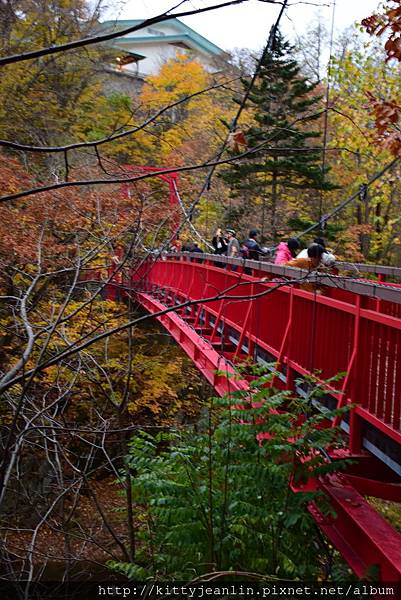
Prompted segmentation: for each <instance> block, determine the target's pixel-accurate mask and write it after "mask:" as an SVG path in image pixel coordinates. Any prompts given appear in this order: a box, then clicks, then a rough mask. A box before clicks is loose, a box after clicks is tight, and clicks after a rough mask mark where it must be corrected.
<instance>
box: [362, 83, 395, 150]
mask: <svg viewBox="0 0 401 600" xmlns="http://www.w3.org/2000/svg"><path fill="white" fill-rule="evenodd" d="M366 95H367V96H368V98H369V102H370V104H371V106H372V109H373V112H374V115H375V125H376V129H377V133H378V136H377V139H378V141H379V142H380V143H381V144H382V145H383V146H384V147H385V148H387V149H388V150H390V152H391V153H392V154H394V155H395V156H401V131H400V130H399V128H398V127H397V124H398V123H399V121H400V117H401V106H400V105H399V104H397V103H396V102H394V101H392V100H386V101H379V100H377V98H375V96H373V94H371V93H370V92H366Z"/></svg>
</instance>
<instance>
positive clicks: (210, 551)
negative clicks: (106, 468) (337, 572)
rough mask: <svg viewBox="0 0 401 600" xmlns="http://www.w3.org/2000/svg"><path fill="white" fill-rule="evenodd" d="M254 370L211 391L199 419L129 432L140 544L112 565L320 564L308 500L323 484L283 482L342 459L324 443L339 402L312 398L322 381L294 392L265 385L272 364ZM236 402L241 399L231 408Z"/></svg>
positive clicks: (139, 571) (297, 573)
mask: <svg viewBox="0 0 401 600" xmlns="http://www.w3.org/2000/svg"><path fill="white" fill-rule="evenodd" d="M247 368H248V369H249V367H247ZM250 370H251V371H252V369H250ZM254 373H255V374H256V375H257V378H256V379H255V380H253V381H252V384H251V393H249V392H248V393H247V396H245V397H244V394H243V393H241V392H238V393H235V392H234V393H233V394H231V395H230V397H229V398H222V399H220V398H213V399H211V400H210V405H209V411H208V414H207V415H206V417H205V419H204V422H202V423H200V424H198V425H197V427H195V428H193V427H187V428H183V429H180V430H179V431H173V432H169V433H167V434H166V433H164V434H158V435H156V436H154V437H153V436H151V435H149V434H146V433H143V432H142V433H139V434H137V435H136V436H135V437H134V438H133V439H132V440H131V442H130V445H129V449H130V451H129V455H128V456H127V458H126V462H127V464H128V465H129V466H130V467H131V469H132V473H133V476H132V495H133V498H134V499H135V502H136V505H137V511H138V514H139V517H138V519H137V536H138V540H139V544H138V547H139V551H138V553H137V557H136V563H135V565H129V564H116V563H110V566H111V567H112V568H113V569H117V570H119V571H121V572H123V573H125V574H126V575H128V577H133V578H138V577H139V578H144V577H152V578H155V579H169V578H170V579H178V580H179V579H181V580H186V579H187V578H193V577H194V576H196V575H199V574H201V573H203V572H207V571H210V570H248V571H256V572H263V573H271V574H275V575H277V576H279V577H307V578H309V579H313V578H316V577H318V576H319V575H320V574H321V572H322V570H323V568H322V556H323V557H324V551H323V550H322V552H320V553H317V552H316V548H317V546H318V545H319V544H320V545H321V540H320V538H319V537H318V536H317V535H315V533H314V532H315V527H314V525H313V522H312V520H311V517H310V516H309V514H308V512H307V510H306V506H307V504H308V503H309V502H310V501H311V500H315V501H317V502H319V503H320V495H321V494H320V492H308V493H306V494H293V493H292V492H291V491H290V490H289V485H288V484H289V480H290V478H291V477H292V476H293V477H294V480H295V481H304V482H305V481H307V479H308V478H309V477H310V476H311V475H313V476H318V475H324V474H326V473H330V472H332V471H333V470H335V469H337V468H338V466H339V463H333V462H330V461H328V460H327V453H326V450H327V449H328V448H329V447H332V446H333V445H334V444H336V443H337V442H336V439H337V437H338V431H337V430H335V429H333V428H330V429H326V428H322V422H323V420H324V422H327V420H329V421H330V419H332V418H333V416H334V414H337V412H338V411H329V410H328V409H326V410H325V412H324V414H322V413H321V412H320V411H319V410H317V409H316V408H313V407H312V405H311V402H310V399H311V398H312V397H315V398H318V397H320V396H321V395H322V394H324V393H326V392H327V390H326V387H325V385H321V386H318V385H316V381H313V382H312V380H310V381H309V382H307V383H308V385H309V386H312V383H313V384H314V387H313V389H312V387H311V389H310V390H309V388H308V394H307V398H306V399H305V398H297V397H292V396H290V394H289V392H287V391H281V390H277V389H274V388H272V387H271V379H272V372H271V366H270V367H268V368H266V367H263V368H261V367H257V369H255V370H254ZM273 374H274V373H273ZM302 383H303V384H305V381H303V382H302ZM239 404H241V405H242V406H244V405H245V406H246V408H244V409H238V408H232V407H233V406H236V405H239ZM255 406H256V408H255ZM342 412H344V411H342ZM260 434H263V436H262V437H263V439H262V438H260V442H258V441H257V436H260ZM341 466H343V465H341ZM294 467H296V468H295V473H294ZM324 510H326V512H327V509H324Z"/></svg>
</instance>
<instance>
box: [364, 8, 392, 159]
mask: <svg viewBox="0 0 401 600" xmlns="http://www.w3.org/2000/svg"><path fill="white" fill-rule="evenodd" d="M390 1H391V2H393V3H395V4H397V6H396V7H394V8H388V9H387V10H385V11H384V12H383V13H382V14H380V15H371V16H370V17H367V18H366V19H363V21H362V25H363V27H365V29H366V31H367V33H369V34H370V35H376V36H377V37H380V36H381V35H383V34H384V33H387V36H388V37H387V40H386V42H385V44H384V49H385V52H386V56H387V58H386V61H389V60H391V59H395V60H398V61H401V0H390ZM367 96H368V98H369V103H370V105H371V107H372V110H373V112H374V115H375V123H376V128H377V132H378V136H377V139H378V141H379V142H380V143H381V144H382V145H383V146H384V147H385V148H387V149H388V150H389V151H390V152H391V153H392V154H394V156H401V131H400V129H399V127H398V123H399V122H400V116H401V106H400V105H399V104H397V102H394V101H392V100H386V101H383V100H378V99H377V98H375V97H374V96H373V94H371V93H370V92H367Z"/></svg>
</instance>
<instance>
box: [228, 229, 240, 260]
mask: <svg viewBox="0 0 401 600" xmlns="http://www.w3.org/2000/svg"><path fill="white" fill-rule="evenodd" d="M226 236H227V239H228V244H227V256H228V257H229V258H238V257H239V248H240V246H239V241H238V240H237V238H236V233H235V229H227V230H226Z"/></svg>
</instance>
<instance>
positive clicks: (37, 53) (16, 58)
mask: <svg viewBox="0 0 401 600" xmlns="http://www.w3.org/2000/svg"><path fill="white" fill-rule="evenodd" d="M248 1H249V0H230V1H229V2H222V3H221V4H215V5H214V6H205V7H204V8H197V9H194V10H187V11H183V12H180V13H174V14H169V13H170V10H168V11H167V12H166V13H163V14H161V15H158V16H156V17H151V18H150V19H146V20H145V21H143V22H142V23H139V24H138V25H134V26H133V27H127V28H126V29H120V30H119V31H114V32H113V33H105V34H103V35H95V36H92V37H88V38H84V39H81V40H76V41H74V42H68V43H66V44H60V45H59V46H51V47H48V48H42V49H41V50H33V51H31V52H24V53H22V54H14V55H12V56H5V57H4V58H1V59H0V66H3V65H9V64H13V63H17V62H22V61H24V60H32V59H33V58H39V57H41V56H46V55H48V54H56V53H59V52H66V51H67V50H73V49H74V48H82V47H83V46H89V45H91V44H99V43H100V42H107V41H109V40H113V39H115V38H118V37H122V36H124V35H127V34H128V33H132V32H134V31H139V30H140V29H143V28H145V27H151V26H152V25H156V24H157V23H163V22H164V21H168V20H170V19H177V18H181V17H188V16H190V15H198V14H201V13H204V12H210V11H212V10H218V9H220V8H226V7H227V6H234V5H236V4H243V3H244V2H248ZM263 1H264V2H267V3H268V4H281V2H279V1H278V0H263Z"/></svg>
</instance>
